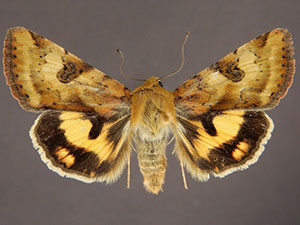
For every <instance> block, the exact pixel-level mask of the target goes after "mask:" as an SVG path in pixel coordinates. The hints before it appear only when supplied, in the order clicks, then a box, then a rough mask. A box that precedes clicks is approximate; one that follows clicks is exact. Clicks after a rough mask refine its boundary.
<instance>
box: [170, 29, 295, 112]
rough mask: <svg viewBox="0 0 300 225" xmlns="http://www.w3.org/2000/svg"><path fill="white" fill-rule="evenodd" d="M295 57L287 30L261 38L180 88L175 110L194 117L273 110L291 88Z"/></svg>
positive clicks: (176, 91)
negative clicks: (220, 111)
mask: <svg viewBox="0 0 300 225" xmlns="http://www.w3.org/2000/svg"><path fill="white" fill-rule="evenodd" d="M293 54H294V53H293V47H292V40H291V34H290V33H289V32H288V31H287V30H286V29H275V30H273V31H271V32H269V33H266V34H264V35H261V36H259V37H258V38H256V39H254V40H252V41H250V42H249V43H247V44H245V45H243V46H241V47H240V48H238V49H236V50H235V51H234V52H232V53H230V54H229V55H227V56H225V57H224V58H223V59H221V60H219V61H218V62H217V63H215V64H214V65H212V66H211V67H210V68H207V69H205V70H203V71H202V72H200V73H199V74H198V75H196V76H195V77H194V78H192V79H190V80H188V81H186V82H185V83H183V84H182V85H181V86H179V87H178V88H177V89H176V90H175V91H174V95H175V96H176V100H175V104H176V107H177V109H185V108H189V109H191V110H192V111H194V113H195V114H201V113H204V112H207V111H208V110H230V109H245V110H251V109H252V110H260V109H267V108H272V107H274V106H275V105H276V104H277V103H278V102H279V100H280V99H281V98H282V97H283V96H284V95H285V94H286V92H287V90H288V88H289V87H290V85H291V82H292V76H293V74H294V61H295V60H294V59H293Z"/></svg>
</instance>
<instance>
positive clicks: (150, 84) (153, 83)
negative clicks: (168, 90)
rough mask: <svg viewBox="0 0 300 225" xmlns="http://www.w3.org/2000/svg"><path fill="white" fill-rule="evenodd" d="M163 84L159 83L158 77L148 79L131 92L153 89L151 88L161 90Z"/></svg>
mask: <svg viewBox="0 0 300 225" xmlns="http://www.w3.org/2000/svg"><path fill="white" fill-rule="evenodd" d="M162 87H163V84H162V83H161V81H160V78H159V77H150V78H149V79H148V80H146V81H145V83H143V84H142V85H140V86H139V87H137V88H136V89H135V90H134V91H133V92H136V91H139V90H143V89H153V88H162Z"/></svg>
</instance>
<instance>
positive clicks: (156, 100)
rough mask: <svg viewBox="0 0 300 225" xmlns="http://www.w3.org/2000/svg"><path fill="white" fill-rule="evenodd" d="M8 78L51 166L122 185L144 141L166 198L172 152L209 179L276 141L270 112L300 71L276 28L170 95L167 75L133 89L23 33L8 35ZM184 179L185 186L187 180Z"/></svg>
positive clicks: (151, 184) (147, 163) (150, 175)
mask: <svg viewBox="0 0 300 225" xmlns="http://www.w3.org/2000/svg"><path fill="white" fill-rule="evenodd" d="M3 53H4V59H3V63H4V73H5V76H6V79H7V84H8V85H9V87H10V90H11V92H12V95H13V96H14V97H15V98H16V99H17V100H18V102H19V103H20V105H21V107H22V108H23V109H25V110H28V111H33V112H41V115H40V116H39V117H38V118H37V120H36V121H35V123H34V125H33V126H32V128H31V130H30V136H31V138H32V141H33V145H34V147H35V148H36V149H37V150H38V152H39V154H40V156H41V159H42V160H43V161H44V162H45V163H46V164H47V166H48V167H49V169H51V170H53V171H55V172H57V173H58V174H60V175H61V176H66V177H71V178H75V179H78V180H81V181H84V182H106V183H113V182H115V181H116V180H117V179H118V178H119V177H120V175H121V174H122V172H123V170H124V168H125V167H126V165H127V166H128V168H129V163H130V156H131V152H132V150H133V149H134V147H133V143H135V146H136V149H134V150H135V151H136V153H137V159H138V162H139V167H140V171H141V173H142V175H143V177H144V187H145V189H146V190H147V191H149V192H151V193H154V194H158V193H159V192H160V191H162V187H163V184H164V180H165V172H166V166H167V161H166V146H167V144H168V141H169V135H170V134H171V133H172V134H173V136H174V137H175V145H174V146H175V147H174V152H175V155H176V157H177V158H178V160H179V162H180V165H181V168H182V171H183V172H184V168H185V169H186V170H187V171H188V172H189V173H190V174H191V176H192V177H193V178H195V179H197V180H200V181H206V180H207V179H208V178H209V177H210V175H214V176H215V177H224V176H226V175H228V174H230V173H232V172H234V171H237V170H243V169H245V168H247V167H248V166H249V165H251V164H253V163H255V162H256V161H257V159H258V157H259V156H260V154H261V153H262V151H263V150H264V145H265V144H266V142H267V140H268V139H269V138H270V136H271V131H272V129H273V122H272V120H271V118H270V117H269V116H268V115H267V114H266V113H265V112H264V110H267V109H271V108H273V107H275V106H276V105H277V104H278V102H279V100H280V99H281V98H282V97H283V96H284V95H285V94H286V93H287V91H288V88H289V87H290V85H291V83H292V78H293V74H294V71H295V68H294V63H295V60H294V59H293V54H294V53H293V47H292V39H291V34H290V33H289V32H288V30H287V29H281V28H277V29H274V30H272V31H271V32H268V33H265V34H263V35H261V36H259V37H257V38H256V39H254V40H252V41H250V42H248V43H246V44H244V45H243V46H241V47H239V48H237V49H236V50H235V51H233V52H231V53H229V54H228V55H227V56H225V57H224V58H222V59H220V60H219V61H217V62H216V63H214V64H213V65H212V66H210V67H209V68H206V69H204V70H203V71H202V72H200V73H198V74H197V75H195V76H194V77H193V78H191V79H189V80H187V81H186V82H184V83H183V84H181V85H180V86H179V87H178V88H177V89H176V90H175V91H173V92H170V91H168V90H166V89H164V88H163V87H162V84H161V80H162V77H150V78H149V79H148V80H146V81H145V82H144V83H143V84H142V85H140V86H139V87H137V88H136V89H134V90H133V91H130V90H129V89H127V88H126V87H125V86H124V85H123V84H121V83H119V82H118V81H117V80H115V79H113V78H111V77H109V76H108V75H106V74H105V73H103V72H101V71H100V70H98V69H95V68H94V67H92V66H90V65H89V64H87V63H85V62H84V61H82V60H81V59H79V58H78V57H76V56H75V55H73V54H72V53H70V52H68V51H67V50H65V49H64V48H62V47H60V46H58V45H56V44H55V43H53V42H51V41H49V40H47V39H46V38H44V37H42V36H40V35H39V34H36V33H34V32H32V31H30V30H28V29H26V28H23V27H15V28H11V29H9V30H8V32H7V35H6V38H5V42H4V51H3ZM183 177H184V179H185V176H184V173H183Z"/></svg>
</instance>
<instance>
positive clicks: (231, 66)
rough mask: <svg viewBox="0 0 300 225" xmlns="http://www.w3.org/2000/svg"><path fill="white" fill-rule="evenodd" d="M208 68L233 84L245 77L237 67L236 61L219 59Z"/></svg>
mask: <svg viewBox="0 0 300 225" xmlns="http://www.w3.org/2000/svg"><path fill="white" fill-rule="evenodd" d="M210 68H211V69H213V70H216V71H218V72H219V73H221V74H222V75H223V76H225V77H226V78H228V79H229V80H231V81H233V82H239V81H241V80H242V79H243V78H244V77H245V75H246V73H245V72H244V71H243V70H242V69H240V68H239V67H238V61H228V60H225V59H221V60H220V61H218V62H216V63H215V64H214V65H212V66H211V67H210Z"/></svg>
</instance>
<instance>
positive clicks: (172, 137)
mask: <svg viewBox="0 0 300 225" xmlns="http://www.w3.org/2000/svg"><path fill="white" fill-rule="evenodd" d="M174 138H175V136H173V137H172V138H171V140H170V141H169V142H168V144H167V145H169V144H171V143H172V141H173V140H174ZM173 153H174V151H173V152H172V154H173Z"/></svg>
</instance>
